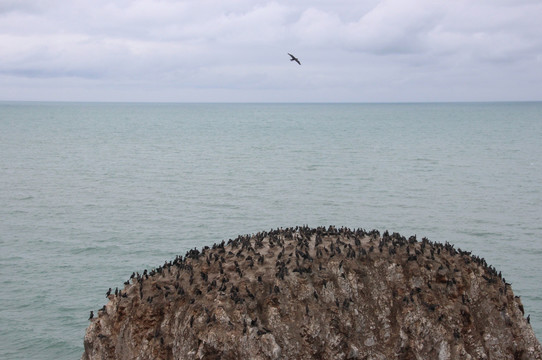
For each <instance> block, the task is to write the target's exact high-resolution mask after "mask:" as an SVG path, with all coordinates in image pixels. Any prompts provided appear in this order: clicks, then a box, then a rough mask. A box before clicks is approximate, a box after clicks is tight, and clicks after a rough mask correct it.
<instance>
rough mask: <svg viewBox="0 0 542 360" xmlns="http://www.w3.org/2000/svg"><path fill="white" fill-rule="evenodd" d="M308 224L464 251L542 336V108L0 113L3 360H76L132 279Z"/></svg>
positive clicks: (45, 109) (155, 108)
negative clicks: (491, 272) (488, 269)
mask: <svg viewBox="0 0 542 360" xmlns="http://www.w3.org/2000/svg"><path fill="white" fill-rule="evenodd" d="M303 224H307V225H309V226H313V227H315V226H320V225H325V226H327V225H336V226H347V227H351V228H358V227H362V228H364V229H367V230H370V229H378V230H380V231H384V230H386V229H388V230H390V231H391V232H399V233H401V234H402V235H405V236H407V237H408V236H410V235H413V234H417V236H418V237H419V238H421V237H423V236H425V237H428V238H429V239H430V240H432V241H437V242H445V241H448V242H450V243H452V244H454V245H455V246H456V248H457V247H460V248H461V249H463V250H468V251H472V252H473V253H474V254H476V255H478V256H481V257H483V258H485V259H486V261H487V262H488V263H489V264H492V265H493V266H495V267H496V268H497V270H498V271H502V273H503V276H504V277H505V278H506V280H507V282H511V283H512V288H513V290H514V292H515V294H516V295H520V296H521V298H522V301H523V304H524V306H525V311H526V314H525V315H527V314H531V324H532V326H533V328H534V329H535V332H536V334H537V336H538V338H539V339H540V338H542V287H541V286H540V281H541V280H542V261H541V260H540V259H541V256H542V103H540V102H538V103H536V102H535V103H452V104H106V103H103V104H102V103H10V102H0V246H1V252H0V358H1V359H76V358H79V357H80V356H81V354H82V352H83V337H84V332H85V329H86V327H87V325H88V320H87V319H88V315H89V312H90V310H94V311H96V310H97V309H98V308H101V307H102V306H103V305H104V304H105V303H106V298H105V292H106V291H107V289H108V288H109V287H113V288H115V287H117V286H118V287H120V286H122V283H123V282H124V281H125V280H127V279H128V278H129V276H130V274H131V273H132V272H133V271H139V272H141V271H142V270H143V269H151V268H154V267H157V266H160V265H162V264H163V263H164V261H166V260H167V261H170V260H172V259H173V258H174V257H175V256H176V255H177V254H184V253H185V252H186V251H187V250H188V249H190V248H194V247H197V248H201V247H203V246H205V245H212V244H213V243H216V242H220V241H222V240H228V239H229V238H234V237H236V236H237V235H239V234H249V233H254V232H258V231H263V230H270V229H274V228H278V227H289V226H296V225H303Z"/></svg>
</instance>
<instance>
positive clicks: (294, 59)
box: [288, 53, 301, 65]
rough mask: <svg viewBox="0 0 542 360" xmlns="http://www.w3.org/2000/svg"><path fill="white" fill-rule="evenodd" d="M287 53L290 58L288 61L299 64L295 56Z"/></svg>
mask: <svg viewBox="0 0 542 360" xmlns="http://www.w3.org/2000/svg"><path fill="white" fill-rule="evenodd" d="M288 55H290V57H291V59H290V61H295V62H296V63H298V64H299V65H301V63H300V62H299V59H298V58H296V57H295V56H293V55H292V54H290V53H288Z"/></svg>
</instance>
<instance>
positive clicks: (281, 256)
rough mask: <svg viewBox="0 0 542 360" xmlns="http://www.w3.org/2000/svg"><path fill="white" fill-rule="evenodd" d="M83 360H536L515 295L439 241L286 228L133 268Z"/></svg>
mask: <svg viewBox="0 0 542 360" xmlns="http://www.w3.org/2000/svg"><path fill="white" fill-rule="evenodd" d="M108 298H109V302H108V303H107V304H106V305H105V306H104V307H103V308H102V309H100V310H98V311H97V312H96V314H95V316H94V317H93V318H92V319H91V320H90V321H91V322H90V325H89V327H88V329H87V332H86V335H85V339H84V346H85V352H84V354H83V356H82V359H83V360H86V359H492V360H495V359H542V349H541V346H540V343H539V342H538V340H537V339H536V337H535V335H534V333H533V330H532V328H531V326H530V324H529V321H528V320H527V319H526V318H525V315H524V309H523V306H522V304H521V301H520V299H519V298H518V297H516V296H514V294H513V292H512V289H511V288H510V284H508V283H506V281H505V279H504V278H503V277H502V276H501V274H500V273H498V272H497V271H496V270H495V269H494V268H493V267H491V266H488V265H487V264H486V262H485V261H484V260H483V259H481V258H479V257H477V256H474V255H472V254H470V253H468V252H464V251H461V250H460V249H455V248H454V246H452V245H450V244H448V243H446V244H439V243H434V242H431V241H429V240H427V239H425V238H424V239H422V240H421V241H420V240H417V239H416V238H415V237H414V236H413V237H410V238H409V239H407V238H405V237H403V236H400V235H399V234H395V233H394V234H391V235H390V234H389V233H388V232H385V233H383V234H382V235H380V233H379V232H378V231H375V230H373V231H371V232H366V231H364V230H363V229H358V230H350V229H345V228H341V229H337V228H334V227H329V228H316V229H313V228H308V227H298V228H288V229H277V230H272V231H269V232H262V233H258V234H254V235H250V236H249V235H247V236H239V237H238V238H237V239H235V240H230V241H228V242H227V243H225V242H222V243H220V244H215V245H213V246H212V247H211V248H209V247H205V248H203V249H202V250H201V251H199V250H196V249H194V250H190V251H188V252H187V253H186V255H185V256H184V257H180V256H178V257H177V258H175V259H174V260H173V261H171V262H166V263H165V264H164V265H163V266H161V267H159V268H156V269H153V270H151V271H147V270H145V271H144V272H143V273H142V274H139V273H134V274H132V276H131V278H130V279H129V280H128V281H127V282H126V283H125V285H124V287H123V288H122V289H121V290H115V291H112V290H111V289H110V292H109V295H108Z"/></svg>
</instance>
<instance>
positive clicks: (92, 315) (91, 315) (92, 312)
mask: <svg viewBox="0 0 542 360" xmlns="http://www.w3.org/2000/svg"><path fill="white" fill-rule="evenodd" d="M93 317H94V311H91V312H90V316H89V317H88V319H89V320H92V318H93Z"/></svg>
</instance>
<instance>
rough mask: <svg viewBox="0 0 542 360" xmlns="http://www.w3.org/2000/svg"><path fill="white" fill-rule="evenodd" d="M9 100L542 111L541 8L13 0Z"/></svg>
mask: <svg viewBox="0 0 542 360" xmlns="http://www.w3.org/2000/svg"><path fill="white" fill-rule="evenodd" d="M288 52H290V53H292V54H294V55H296V56H297V57H298V58H299V60H300V61H301V64H302V65H301V66H299V65H298V64H296V63H295V62H290V61H289V56H288V54H287V53H288ZM0 100H54V101H168V102H169V101H173V102H207V101H211V102H230V101H234V102H245V101H247V102H326V101H329V102H403V101H408V102H409V101H508V100H512V101H516V100H519V101H525V100H526V101H529V100H542V1H541V0H408V1H407V0H381V1H377V0H344V1H340V0H337V1H330V0H325V1H321V0H310V1H305V0H295V1H292V0H288V1H286V0H277V1H258V0H194V1H173V0H162V1H159V0H70V1H64V0H0Z"/></svg>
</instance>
